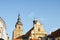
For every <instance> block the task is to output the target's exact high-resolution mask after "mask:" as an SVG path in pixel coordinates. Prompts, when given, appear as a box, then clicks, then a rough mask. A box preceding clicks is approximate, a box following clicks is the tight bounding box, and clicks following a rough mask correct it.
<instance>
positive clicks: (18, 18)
mask: <svg viewBox="0 0 60 40" xmlns="http://www.w3.org/2000/svg"><path fill="white" fill-rule="evenodd" d="M20 20H21V19H20V13H19V14H18V21H20Z"/></svg>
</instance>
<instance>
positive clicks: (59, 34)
mask: <svg viewBox="0 0 60 40" xmlns="http://www.w3.org/2000/svg"><path fill="white" fill-rule="evenodd" d="M51 36H53V37H59V36H60V28H59V29H58V30H56V31H54V32H52V33H51Z"/></svg>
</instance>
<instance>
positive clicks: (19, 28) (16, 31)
mask: <svg viewBox="0 0 60 40" xmlns="http://www.w3.org/2000/svg"><path fill="white" fill-rule="evenodd" d="M22 35H23V29H22V22H21V19H20V14H18V19H17V22H16V25H15V29H14V31H13V40H14V39H16V38H17V37H19V36H22Z"/></svg>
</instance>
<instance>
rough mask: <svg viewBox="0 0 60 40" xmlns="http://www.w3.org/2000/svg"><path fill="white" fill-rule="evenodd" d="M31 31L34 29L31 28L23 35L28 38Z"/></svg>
mask: <svg viewBox="0 0 60 40" xmlns="http://www.w3.org/2000/svg"><path fill="white" fill-rule="evenodd" d="M33 29H34V27H32V28H31V29H30V30H29V31H28V32H27V33H26V34H25V35H26V36H28V37H29V36H30V34H31V31H32V30H33Z"/></svg>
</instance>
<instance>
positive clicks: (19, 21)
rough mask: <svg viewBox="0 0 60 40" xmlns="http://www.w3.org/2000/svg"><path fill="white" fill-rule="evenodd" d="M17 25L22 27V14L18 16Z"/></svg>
mask: <svg viewBox="0 0 60 40" xmlns="http://www.w3.org/2000/svg"><path fill="white" fill-rule="evenodd" d="M16 24H20V25H22V22H21V18H20V13H19V14H18V19H17V23H16Z"/></svg>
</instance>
